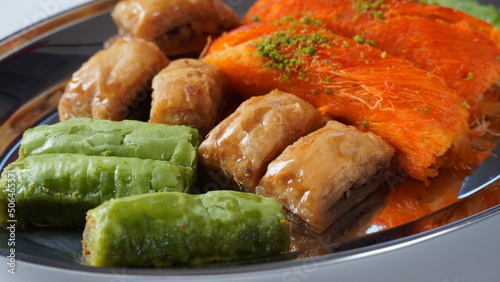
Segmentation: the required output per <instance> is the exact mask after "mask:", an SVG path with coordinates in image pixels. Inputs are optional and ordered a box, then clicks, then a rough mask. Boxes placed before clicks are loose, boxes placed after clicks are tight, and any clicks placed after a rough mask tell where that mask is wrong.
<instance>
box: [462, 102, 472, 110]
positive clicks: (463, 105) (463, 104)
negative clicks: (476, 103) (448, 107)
mask: <svg viewBox="0 0 500 282" xmlns="http://www.w3.org/2000/svg"><path fill="white" fill-rule="evenodd" d="M460 106H462V107H464V108H466V109H470V105H469V104H468V103H467V102H462V103H460Z"/></svg>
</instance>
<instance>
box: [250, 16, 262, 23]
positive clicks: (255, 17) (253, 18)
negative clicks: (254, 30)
mask: <svg viewBox="0 0 500 282" xmlns="http://www.w3.org/2000/svg"><path fill="white" fill-rule="evenodd" d="M252 21H254V22H260V16H252Z"/></svg>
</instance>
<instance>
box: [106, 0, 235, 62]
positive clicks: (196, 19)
mask: <svg viewBox="0 0 500 282" xmlns="http://www.w3.org/2000/svg"><path fill="white" fill-rule="evenodd" d="M111 15H112V17H113V20H114V21H115V23H116V25H117V26H118V29H119V33H120V35H122V36H123V35H125V36H134V37H138V38H143V39H145V40H148V41H151V42H155V43H156V44H158V46H159V47H160V49H161V50H162V51H163V52H164V53H165V55H167V56H186V55H196V56H197V55H198V54H199V53H200V52H201V51H202V50H203V48H204V47H205V45H206V44H207V38H208V37H209V36H211V37H217V36H219V35H220V34H221V33H222V32H224V31H227V30H230V29H232V28H234V27H236V26H238V25H239V24H240V21H239V19H238V15H237V14H236V13H235V12H234V11H233V10H232V9H231V8H230V7H229V6H228V5H226V3H225V2H224V1H222V0H190V1H185V0H169V1H165V0H124V1H120V2H118V3H117V4H116V6H115V8H114V9H113V12H112V14H111Z"/></svg>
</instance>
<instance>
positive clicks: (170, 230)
mask: <svg viewBox="0 0 500 282" xmlns="http://www.w3.org/2000/svg"><path fill="white" fill-rule="evenodd" d="M82 243H83V256H84V259H85V261H86V263H88V264H89V265H92V266H117V267H118V266H120V267H121V266H123V267H125V266H156V267H164V266H169V265H172V264H176V263H192V264H199V263H205V262H211V261H230V260H241V259H248V258H255V257H261V256H266V255H272V254H279V253H282V252H286V251H287V250H289V248H290V225H289V222H288V221H286V220H285V215H284V213H283V210H282V207H281V205H280V204H279V203H278V202H277V201H276V200H274V199H271V198H265V197H262V196H260V195H256V194H248V193H243V192H236V191H212V192H208V193H206V194H200V195H192V194H184V193H178V192H166V193H154V194H144V195H139V196H131V197H125V198H120V199H114V200H111V201H108V202H105V203H103V204H102V205H100V206H98V207H96V208H94V209H91V210H89V211H88V213H87V223H86V226H85V230H84V233H83V242H82Z"/></svg>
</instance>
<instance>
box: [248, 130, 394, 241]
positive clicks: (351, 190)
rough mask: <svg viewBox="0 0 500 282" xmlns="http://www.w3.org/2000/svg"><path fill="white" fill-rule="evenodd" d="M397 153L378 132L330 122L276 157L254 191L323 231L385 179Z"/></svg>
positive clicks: (310, 225)
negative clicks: (364, 130) (273, 200)
mask: <svg viewBox="0 0 500 282" xmlns="http://www.w3.org/2000/svg"><path fill="white" fill-rule="evenodd" d="M393 154H394V149H393V148H392V147H391V146H389V145H388V144H387V143H386V142H385V141H383V140H382V139H381V138H380V137H378V136H376V135H375V134H373V133H370V132H362V131H360V130H357V129H356V128H354V127H352V126H347V125H343V124H341V123H339V122H336V121H329V122H328V123H327V124H326V126H325V127H323V128H321V129H319V130H317V131H315V132H313V133H310V134H309V135H307V136H304V137H302V138H300V139H299V140H298V141H297V142H295V143H294V144H292V145H290V146H288V147H287V148H286V149H285V150H284V151H283V153H282V154H281V155H280V156H279V157H277V158H276V159H275V160H273V161H272V162H271V163H270V164H269V166H268V169H267V173H266V175H264V177H263V178H262V179H261V180H260V182H259V185H258V186H257V187H256V189H255V192H256V193H257V194H260V195H263V196H267V197H272V198H275V199H276V200H278V202H280V203H281V204H282V205H283V206H284V207H285V208H286V209H287V210H289V211H290V212H291V214H290V218H291V219H292V220H293V221H296V222H297V223H301V224H305V226H306V227H307V228H308V229H310V230H312V231H315V232H317V233H321V232H323V231H324V230H325V229H326V228H327V227H328V226H329V225H330V224H332V223H333V222H334V221H335V220H336V219H338V218H339V217H340V216H342V215H344V216H349V215H348V214H345V213H346V212H347V211H348V210H349V209H350V208H351V207H353V206H354V205H356V204H357V203H359V202H360V201H362V200H363V199H364V198H365V197H366V195H368V194H369V193H370V192H372V191H374V189H375V188H377V187H378V186H379V185H381V184H382V183H383V182H384V181H385V179H384V172H386V170H387V169H388V168H389V166H390V164H391V159H392V156H393Z"/></svg>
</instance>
